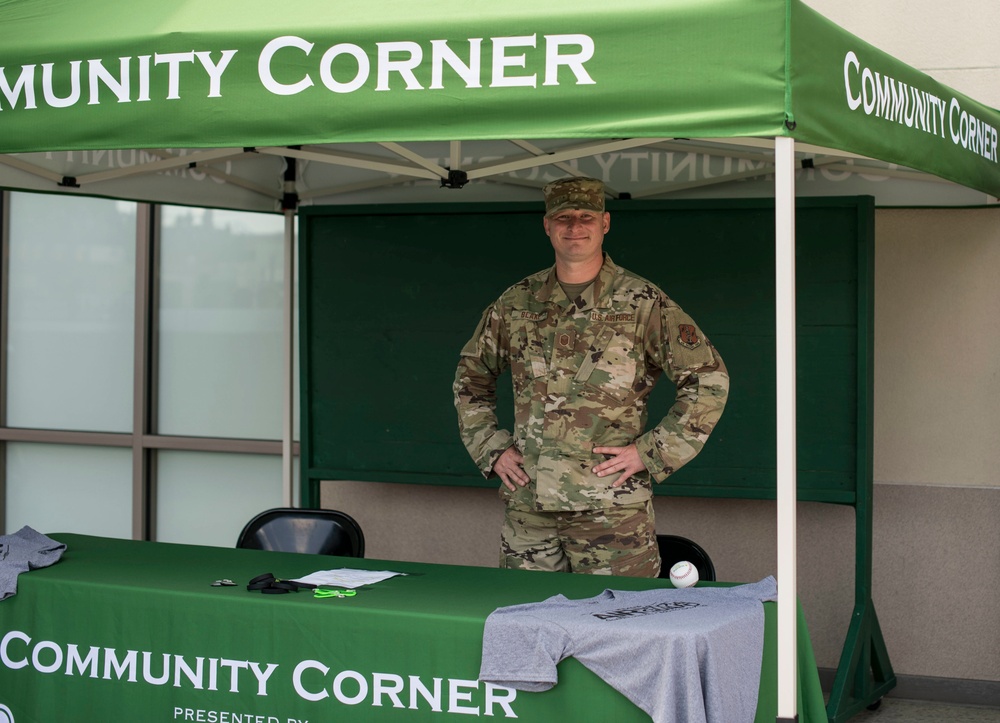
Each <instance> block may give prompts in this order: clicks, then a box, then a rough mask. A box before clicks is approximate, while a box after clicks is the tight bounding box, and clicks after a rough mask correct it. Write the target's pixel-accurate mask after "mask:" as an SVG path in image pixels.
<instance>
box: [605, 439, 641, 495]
mask: <svg viewBox="0 0 1000 723" xmlns="http://www.w3.org/2000/svg"><path fill="white" fill-rule="evenodd" d="M594 454H610V455H611V459H608V460H605V461H603V462H601V463H600V464H599V465H597V466H596V467H594V469H593V471H594V473H595V474H596V475H597V476H598V477H606V476H607V475H609V474H616V473H619V472H620V473H621V476H620V477H619V478H618V479H616V480H615V481H614V482H613V483H612V484H611V486H612V487H621V486H622V485H623V484H625V480H627V479H628V478H629V477H631V476H632V475H634V474H637V473H639V472H642V471H643V470H645V469H646V465H644V464H643V463H642V459H641V458H640V457H639V450H638V449H637V448H636V446H635V445H634V444H630V445H629V446H627V447H594Z"/></svg>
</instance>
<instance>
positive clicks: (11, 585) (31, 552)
mask: <svg viewBox="0 0 1000 723" xmlns="http://www.w3.org/2000/svg"><path fill="white" fill-rule="evenodd" d="M65 551H66V545H64V544H62V543H61V542H56V541H55V540H53V539H52V538H51V537H46V536H45V535H43V534H42V533H41V532H37V531H35V530H33V529H31V528H30V527H27V526H25V527H22V528H21V529H20V530H18V531H17V532H15V533H14V534H13V535H2V536H0V600H6V599H7V598H9V597H10V596H11V595H14V594H15V593H17V576H18V575H20V574H21V573H22V572H27V571H28V570H34V569H36V568H39V567H48V566H49V565H52V564H54V563H56V562H59V558H61V557H62V554H63V552H65Z"/></svg>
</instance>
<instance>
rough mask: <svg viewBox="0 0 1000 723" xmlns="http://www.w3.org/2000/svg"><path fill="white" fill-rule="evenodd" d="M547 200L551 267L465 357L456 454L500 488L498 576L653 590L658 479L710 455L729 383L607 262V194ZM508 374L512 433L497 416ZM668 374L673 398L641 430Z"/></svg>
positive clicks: (704, 352) (505, 302)
mask: <svg viewBox="0 0 1000 723" xmlns="http://www.w3.org/2000/svg"><path fill="white" fill-rule="evenodd" d="M544 194H545V207H546V214H545V218H544V219H543V225H544V227H545V233H546V234H547V235H548V237H549V239H550V241H551V242H552V247H553V250H554V251H555V266H553V267H552V268H550V269H547V270H545V271H541V272H539V273H536V274H534V275H532V276H529V277H527V278H526V279H524V280H523V281H520V282H518V283H517V284H514V285H513V286H511V287H510V288H509V289H507V291H505V292H504V293H503V295H501V296H500V298H499V299H497V300H496V301H495V302H494V303H493V304H492V305H491V306H490V307H489V308H487V309H486V311H485V312H483V316H482V319H481V321H480V322H479V326H478V327H477V328H476V331H475V333H474V334H473V336H472V338H471V339H470V340H469V342H468V343H467V344H466V345H465V347H464V348H463V349H462V352H461V358H460V360H459V364H458V372H457V374H456V377H455V385H454V391H455V406H456V408H457V410H458V421H459V429H460V432H461V435H462V441H463V442H464V443H465V446H466V448H467V449H468V450H469V453H470V454H471V455H472V458H473V460H474V461H475V462H476V464H477V465H478V467H479V469H480V470H481V471H482V473H483V475H484V476H486V477H490V476H492V475H496V476H498V477H499V478H500V480H501V482H502V483H503V484H502V485H501V487H500V495H501V498H502V499H503V500H504V502H505V503H506V511H505V517H504V524H503V530H502V533H501V556H500V566H501V567H510V568H522V569H531V570H560V571H570V572H587V573H597V574H616V575H632V576H635V577H656V575H657V574H658V573H659V568H660V556H659V552H658V551H657V547H656V533H655V523H654V519H653V506H652V487H651V482H650V478H652V479H655V480H656V481H657V482H662V481H663V480H665V479H666V478H667V476H669V475H670V474H672V473H673V472H675V471H677V470H678V469H679V468H680V467H681V466H683V465H684V464H685V463H687V462H689V461H690V460H691V459H693V458H694V457H695V455H697V454H698V452H699V451H701V448H702V447H703V446H704V444H705V441H706V440H707V439H708V436H709V434H710V433H711V431H712V429H713V428H714V427H715V424H716V423H717V422H718V421H719V417H720V416H721V415H722V409H723V407H724V406H725V403H726V397H727V395H728V391H729V376H728V375H727V373H726V367H725V365H724V364H723V362H722V358H721V357H720V356H719V354H718V352H716V350H715V348H714V347H713V346H712V345H711V344H710V343H709V341H708V339H706V338H705V336H704V335H703V334H702V332H701V330H700V329H699V328H698V327H697V325H695V323H694V321H692V319H691V318H690V317H689V316H687V315H686V314H685V313H684V312H683V311H682V310H681V309H680V307H679V306H677V304H675V303H674V302H673V301H671V300H670V299H669V298H668V297H667V296H666V294H664V293H663V292H662V291H661V290H660V289H659V288H657V287H656V286H655V285H654V284H652V283H650V282H649V281H646V280H645V279H642V278H640V277H638V276H636V275H634V274H632V273H630V272H628V271H626V270H625V269H622V268H621V267H619V266H616V265H615V264H614V262H612V260H611V258H610V257H609V256H607V255H606V254H604V252H603V248H602V246H603V242H604V235H605V234H606V233H607V232H608V230H609V229H610V226H611V216H610V214H609V213H607V212H606V211H605V207H604V186H603V184H602V183H601V182H600V181H598V180H596V179H592V178H571V179H565V180H562V181H556V182H554V183H550V184H549V185H547V186H546V187H545V189H544ZM507 368H510V370H511V376H512V379H513V384H514V433H513V435H512V434H511V433H510V432H509V431H507V430H503V429H498V428H497V418H496V414H495V406H496V380H497V377H499V376H500V374H501V373H502V372H503V371H504V370H505V369H507ZM661 372H665V373H666V375H667V377H668V378H669V379H670V380H671V381H672V382H673V383H674V385H675V386H676V388H677V396H676V401H675V402H674V404H673V406H672V407H671V408H670V410H669V412H668V413H667V416H666V417H664V418H663V419H662V420H661V421H660V423H659V424H657V425H656V426H655V427H654V428H653V429H651V430H649V431H648V432H644V430H645V426H646V416H647V409H646V405H647V399H648V396H649V394H650V392H651V391H652V389H653V385H654V384H655V383H656V381H657V379H658V378H659V376H660V374H661Z"/></svg>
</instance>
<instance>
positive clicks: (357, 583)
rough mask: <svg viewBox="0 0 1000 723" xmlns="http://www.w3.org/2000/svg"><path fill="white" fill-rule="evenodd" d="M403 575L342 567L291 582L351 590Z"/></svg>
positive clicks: (387, 571)
mask: <svg viewBox="0 0 1000 723" xmlns="http://www.w3.org/2000/svg"><path fill="white" fill-rule="evenodd" d="M405 574H406V573H403V572H390V571H389V570H352V569H350V568H347V567H342V568H340V569H337V570H319V571H317V572H313V573H310V574H308V575H306V576H305V577H299V578H296V579H295V580H293V581H292V582H302V583H306V584H309V585H325V586H327V587H345V588H352V589H353V588H356V587H361V586H362V585H373V584H374V583H376V582H382V581H383V580H388V579H389V578H390V577H395V576H396V575H405Z"/></svg>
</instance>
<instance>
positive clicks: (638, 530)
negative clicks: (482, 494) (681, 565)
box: [500, 500, 660, 577]
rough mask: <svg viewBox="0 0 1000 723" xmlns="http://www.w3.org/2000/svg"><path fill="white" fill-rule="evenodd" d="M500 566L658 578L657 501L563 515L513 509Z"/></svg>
mask: <svg viewBox="0 0 1000 723" xmlns="http://www.w3.org/2000/svg"><path fill="white" fill-rule="evenodd" d="M500 567H501V568H507V569H518V570H545V571H551V572H579V573H586V574H591V575H627V576H629V577H656V576H657V575H659V573H660V552H659V549H658V548H657V545H656V523H655V518H654V515H653V501H652V500H647V501H645V502H637V503H633V504H628V505H618V506H614V507H604V508H600V509H595V510H571V511H564V512H525V511H523V510H515V509H511V508H510V507H508V508H507V509H506V511H505V513H504V522H503V528H502V531H501V535H500Z"/></svg>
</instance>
